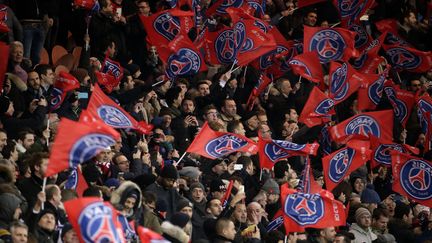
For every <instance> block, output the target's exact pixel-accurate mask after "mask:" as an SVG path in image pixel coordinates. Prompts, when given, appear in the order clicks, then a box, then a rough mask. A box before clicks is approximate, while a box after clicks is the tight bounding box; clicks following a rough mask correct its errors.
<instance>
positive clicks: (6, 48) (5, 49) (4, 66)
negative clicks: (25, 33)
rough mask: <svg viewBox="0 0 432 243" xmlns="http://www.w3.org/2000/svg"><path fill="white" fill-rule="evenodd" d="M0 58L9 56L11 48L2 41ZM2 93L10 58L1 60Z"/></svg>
mask: <svg viewBox="0 0 432 243" xmlns="http://www.w3.org/2000/svg"><path fill="white" fill-rule="evenodd" d="M0 56H2V57H8V56H9V46H8V45H6V43H4V42H1V41H0ZM0 59H1V60H0V93H2V92H3V81H4V76H5V73H6V69H7V65H8V58H0Z"/></svg>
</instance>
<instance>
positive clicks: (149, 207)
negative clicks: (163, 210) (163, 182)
mask: <svg viewBox="0 0 432 243" xmlns="http://www.w3.org/2000/svg"><path fill="white" fill-rule="evenodd" d="M155 209H156V194H155V193H153V192H143V214H142V218H141V220H142V221H141V222H140V223H139V224H140V225H142V226H144V227H146V228H149V229H151V230H153V231H154V232H156V233H159V234H162V229H161V226H160V225H161V222H160V220H159V218H158V216H157V215H156V213H155Z"/></svg>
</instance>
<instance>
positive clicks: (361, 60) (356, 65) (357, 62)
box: [352, 51, 368, 69]
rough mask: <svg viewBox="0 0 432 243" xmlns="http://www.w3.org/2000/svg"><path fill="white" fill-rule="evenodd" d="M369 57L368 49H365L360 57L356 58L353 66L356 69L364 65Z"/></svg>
mask: <svg viewBox="0 0 432 243" xmlns="http://www.w3.org/2000/svg"><path fill="white" fill-rule="evenodd" d="M367 58H368V54H367V52H366V51H364V52H363V53H362V54H361V55H360V57H359V58H357V59H355V60H354V62H353V63H352V66H353V67H354V68H355V69H359V68H361V67H363V66H364V65H365V63H366V60H367Z"/></svg>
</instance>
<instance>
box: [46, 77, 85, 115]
mask: <svg viewBox="0 0 432 243" xmlns="http://www.w3.org/2000/svg"><path fill="white" fill-rule="evenodd" d="M79 87H80V83H79V81H78V80H77V79H76V78H75V77H74V76H72V75H71V74H69V73H67V72H64V71H61V72H60V73H59V74H58V76H57V78H56V80H55V82H54V88H53V90H52V91H51V95H50V104H51V107H50V111H54V110H57V109H58V108H60V106H61V105H62V103H63V101H64V98H65V97H66V94H67V92H69V91H72V90H75V89H78V88H79Z"/></svg>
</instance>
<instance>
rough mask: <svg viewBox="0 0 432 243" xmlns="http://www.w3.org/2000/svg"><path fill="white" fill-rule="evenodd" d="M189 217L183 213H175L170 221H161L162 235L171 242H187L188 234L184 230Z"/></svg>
mask: <svg viewBox="0 0 432 243" xmlns="http://www.w3.org/2000/svg"><path fill="white" fill-rule="evenodd" d="M189 219H190V218H189V216H188V215H186V214H184V213H175V214H174V215H173V216H172V218H171V220H170V221H165V222H163V223H162V225H161V227H162V232H163V234H162V236H164V237H165V239H167V240H169V241H171V242H173V243H187V242H189V240H190V236H189V235H187V234H186V233H185V231H184V227H185V226H186V225H187V223H188V222H189Z"/></svg>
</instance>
